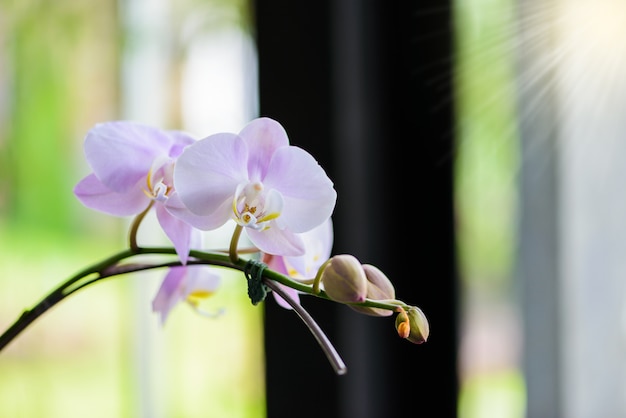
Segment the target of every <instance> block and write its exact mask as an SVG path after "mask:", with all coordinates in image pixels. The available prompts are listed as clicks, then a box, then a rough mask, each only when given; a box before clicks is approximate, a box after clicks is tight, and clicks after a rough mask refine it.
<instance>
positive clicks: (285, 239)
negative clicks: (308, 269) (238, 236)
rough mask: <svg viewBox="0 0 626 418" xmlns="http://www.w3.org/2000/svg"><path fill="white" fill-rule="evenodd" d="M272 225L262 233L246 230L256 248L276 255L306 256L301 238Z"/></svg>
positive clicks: (250, 229)
mask: <svg viewBox="0 0 626 418" xmlns="http://www.w3.org/2000/svg"><path fill="white" fill-rule="evenodd" d="M271 225H272V226H270V227H269V228H267V229H264V230H262V231H257V230H255V229H252V228H246V233H247V234H248V238H249V239H250V241H251V242H252V244H253V245H254V246H256V247H257V248H258V249H259V250H261V251H263V252H264V253H268V254H274V255H282V256H298V255H302V254H304V250H305V248H304V242H303V241H302V238H301V237H300V236H298V235H297V234H294V233H293V232H291V231H289V230H288V229H279V228H277V227H276V225H275V223H274V222H272V223H271Z"/></svg>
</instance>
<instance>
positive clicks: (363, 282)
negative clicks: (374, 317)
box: [321, 254, 367, 303]
mask: <svg viewBox="0 0 626 418" xmlns="http://www.w3.org/2000/svg"><path fill="white" fill-rule="evenodd" d="M321 281H322V283H323V284H324V291H325V292H326V294H327V295H328V297H329V298H331V299H332V300H334V301H337V302H341V303H354V302H363V301H364V300H365V298H366V295H367V278H366V277H365V271H364V270H363V267H362V266H361V263H360V262H359V260H357V258H356V257H354V256H352V255H349V254H342V255H336V256H334V257H332V258H331V259H330V260H329V261H328V263H327V264H326V266H325V267H324V270H323V271H322V275H321Z"/></svg>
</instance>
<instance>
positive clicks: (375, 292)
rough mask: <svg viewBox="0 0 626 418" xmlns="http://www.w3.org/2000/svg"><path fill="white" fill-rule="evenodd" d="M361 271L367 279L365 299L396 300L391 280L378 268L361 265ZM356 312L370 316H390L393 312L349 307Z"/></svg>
mask: <svg viewBox="0 0 626 418" xmlns="http://www.w3.org/2000/svg"><path fill="white" fill-rule="evenodd" d="M362 267H363V271H365V277H366V278H367V295H366V296H367V298H368V299H372V300H388V299H395V298H396V289H395V288H394V287H393V284H392V283H391V280H389V278H388V277H387V276H385V274H384V273H383V272H382V271H380V269H379V268H378V267H375V266H372V265H371V264H363V266H362ZM350 308H352V309H354V310H355V311H357V312H360V313H362V314H366V315H372V316H390V315H392V314H393V311H391V310H389V309H381V308H370V307H365V306H350Z"/></svg>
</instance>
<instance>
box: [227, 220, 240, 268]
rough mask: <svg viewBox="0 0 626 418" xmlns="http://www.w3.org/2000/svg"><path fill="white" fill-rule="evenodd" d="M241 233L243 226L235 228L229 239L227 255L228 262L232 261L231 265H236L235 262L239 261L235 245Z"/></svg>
mask: <svg viewBox="0 0 626 418" xmlns="http://www.w3.org/2000/svg"><path fill="white" fill-rule="evenodd" d="M241 231H243V226H241V225H237V226H235V230H234V231H233V237H232V238H231V239H230V248H229V249H228V254H229V255H230V261H232V262H233V263H236V262H237V260H239V255H238V254H237V245H238V244H239V237H241Z"/></svg>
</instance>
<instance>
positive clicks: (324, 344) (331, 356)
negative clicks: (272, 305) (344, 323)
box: [264, 279, 348, 375]
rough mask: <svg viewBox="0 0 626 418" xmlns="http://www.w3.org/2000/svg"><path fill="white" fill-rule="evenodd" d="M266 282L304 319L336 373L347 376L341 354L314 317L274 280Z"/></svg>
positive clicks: (346, 369)
mask: <svg viewBox="0 0 626 418" xmlns="http://www.w3.org/2000/svg"><path fill="white" fill-rule="evenodd" d="M264 282H265V284H266V285H267V287H269V288H270V289H272V291H274V292H276V293H278V295H280V297H282V298H283V299H285V301H286V302H287V303H288V304H289V305H290V306H291V307H292V308H293V310H294V311H296V313H297V314H298V316H299V317H300V319H302V322H304V324H305V325H306V326H307V327H308V328H309V330H310V331H311V333H312V334H313V336H314V337H315V339H316V340H317V342H318V344H319V345H320V347H321V348H322V351H324V354H326V358H328V361H329V362H330V364H331V366H332V367H333V369H334V370H335V373H337V374H338V375H344V374H346V373H347V371H348V368H347V367H346V364H345V363H344V362H343V360H342V359H341V356H339V353H337V350H335V347H334V346H333V345H332V343H331V342H330V340H329V339H328V337H327V336H326V334H324V331H322V329H321V328H320V326H319V325H318V324H317V322H315V320H314V319H313V317H312V316H311V315H309V313H308V312H307V311H306V309H304V308H303V307H302V305H300V304H299V303H297V302H296V301H295V300H293V298H292V297H291V296H289V295H288V294H287V292H283V291H282V289H281V288H280V287H279V286H277V285H276V283H275V282H273V281H272V280H267V279H266V280H264Z"/></svg>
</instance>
